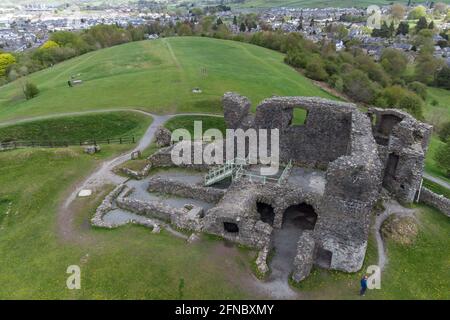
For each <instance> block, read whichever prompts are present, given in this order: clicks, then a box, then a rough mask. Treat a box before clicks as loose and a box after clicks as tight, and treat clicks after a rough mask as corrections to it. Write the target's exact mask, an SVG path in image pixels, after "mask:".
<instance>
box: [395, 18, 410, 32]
mask: <svg viewBox="0 0 450 320" xmlns="http://www.w3.org/2000/svg"><path fill="white" fill-rule="evenodd" d="M408 33H409V23H408V22H405V21H402V22H400V23H399V25H398V28H397V34H401V35H407V34H408Z"/></svg>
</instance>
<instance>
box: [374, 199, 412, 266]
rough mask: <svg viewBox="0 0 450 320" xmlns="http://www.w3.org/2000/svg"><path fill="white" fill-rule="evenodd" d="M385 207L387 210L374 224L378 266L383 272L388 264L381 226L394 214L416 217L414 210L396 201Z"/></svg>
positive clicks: (389, 202)
mask: <svg viewBox="0 0 450 320" xmlns="http://www.w3.org/2000/svg"><path fill="white" fill-rule="evenodd" d="M384 206H385V208H386V209H385V210H384V211H383V213H381V214H380V215H378V216H377V217H376V219H375V223H374V224H373V228H374V231H375V237H376V240H377V251H378V266H379V267H380V269H381V270H384V268H385V267H386V264H387V262H388V259H387V256H386V249H385V247H384V241H383V238H382V236H381V226H382V224H383V222H384V221H385V220H386V219H387V218H388V217H389V216H390V215H392V214H396V215H399V216H414V209H408V208H405V207H403V206H402V205H400V204H399V203H398V202H397V201H395V200H389V201H387V202H386V203H385V204H384Z"/></svg>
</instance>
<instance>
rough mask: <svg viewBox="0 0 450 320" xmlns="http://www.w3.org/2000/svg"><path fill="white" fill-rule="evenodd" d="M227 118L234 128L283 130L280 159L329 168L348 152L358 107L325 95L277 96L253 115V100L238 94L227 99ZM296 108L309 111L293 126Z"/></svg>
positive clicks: (225, 111)
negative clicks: (353, 121) (317, 96)
mask: <svg viewBox="0 0 450 320" xmlns="http://www.w3.org/2000/svg"><path fill="white" fill-rule="evenodd" d="M223 104H224V115H225V121H226V122H227V125H228V126H230V128H242V129H244V130H245V129H247V128H250V127H252V128H255V129H279V130H280V159H281V161H282V162H288V161H289V160H292V161H293V162H294V163H296V164H298V165H304V166H310V167H326V166H327V165H328V163H329V162H330V161H333V160H335V159H337V158H338V157H339V156H341V155H344V154H346V153H347V151H348V143H349V139H350V124H351V113H352V112H353V111H354V110H356V106H355V105H353V104H349V103H341V102H336V101H330V100H326V99H321V98H311V97H273V98H269V99H265V100H263V101H262V102H261V104H260V105H258V106H257V108H256V115H255V116H254V117H253V116H252V115H250V114H249V102H248V100H247V99H246V98H245V97H242V96H240V95H237V94H235V93H226V94H225V95H224V98H223ZM295 108H301V109H304V110H306V112H307V118H306V122H305V123H304V124H303V125H293V124H292V119H293V113H294V109H295Z"/></svg>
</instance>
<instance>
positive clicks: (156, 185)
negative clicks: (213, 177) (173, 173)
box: [148, 177, 226, 203]
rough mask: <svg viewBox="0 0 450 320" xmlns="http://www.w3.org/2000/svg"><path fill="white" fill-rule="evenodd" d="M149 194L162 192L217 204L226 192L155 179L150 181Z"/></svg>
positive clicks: (164, 179)
mask: <svg viewBox="0 0 450 320" xmlns="http://www.w3.org/2000/svg"><path fill="white" fill-rule="evenodd" d="M148 191H149V192H162V193H167V194H172V195H176V196H179V197H185V198H192V199H198V200H202V201H206V202H210V203H217V202H219V201H220V199H222V197H223V195H224V194H225V192H226V191H225V190H223V189H217V188H210V187H204V186H202V185H195V184H189V183H183V182H180V181H177V180H173V179H167V178H161V177H155V178H151V179H149V186H148Z"/></svg>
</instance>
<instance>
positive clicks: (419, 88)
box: [408, 81, 427, 101]
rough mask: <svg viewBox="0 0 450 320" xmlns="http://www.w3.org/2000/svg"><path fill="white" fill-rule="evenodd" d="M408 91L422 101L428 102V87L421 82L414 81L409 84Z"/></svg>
mask: <svg viewBox="0 0 450 320" xmlns="http://www.w3.org/2000/svg"><path fill="white" fill-rule="evenodd" d="M408 89H409V90H411V91H412V92H414V93H415V94H417V95H418V96H419V97H421V98H422V100H424V101H425V100H427V86H426V85H424V84H423V83H421V82H418V81H413V82H411V83H410V84H408Z"/></svg>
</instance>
